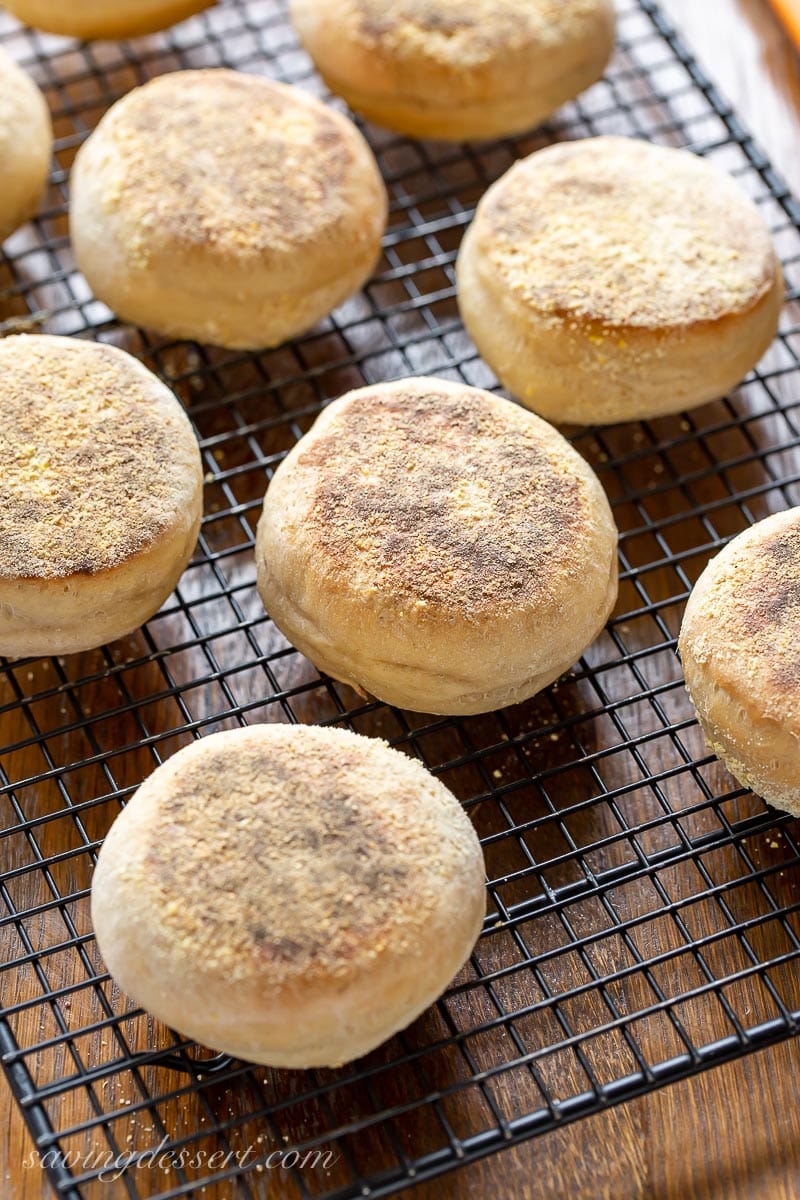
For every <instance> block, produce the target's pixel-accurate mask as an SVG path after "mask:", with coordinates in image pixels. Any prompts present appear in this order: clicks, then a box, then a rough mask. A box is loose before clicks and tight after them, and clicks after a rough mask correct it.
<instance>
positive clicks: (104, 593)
mask: <svg viewBox="0 0 800 1200" xmlns="http://www.w3.org/2000/svg"><path fill="white" fill-rule="evenodd" d="M0 461H1V462H2V464H3V465H2V471H0V654H4V655H9V656H11V657H20V656H22V655H29V654H30V655H44V654H69V653H71V652H73V651H78V650H88V649H91V648H92V647H94V646H100V645H102V644H103V643H105V642H110V641H112V640H113V639H114V638H119V637H122V636H123V635H124V634H127V633H130V632H131V630H133V629H136V628H137V627H138V626H139V625H141V624H142V623H143V622H144V621H146V620H147V619H148V617H150V616H152V615H153V613H154V612H155V611H156V609H158V608H159V606H160V605H161V604H162V603H163V601H164V600H165V599H166V598H167V596H168V595H169V594H170V592H171V591H172V590H173V588H174V587H175V584H176V583H177V582H178V579H179V578H180V575H181V572H182V571H183V569H184V567H185V566H186V564H187V562H188V561H189V558H190V557H191V554H192V551H193V550H194V546H195V543H196V541H197V533H198V529H199V527H200V517H201V513H202V487H203V473H202V468H201V464H200V451H199V449H198V446H197V442H196V441H195V437H194V433H193V432H192V427H191V425H190V424H189V421H188V419H187V417H186V414H185V413H184V411H183V409H182V408H181V406H180V404H179V403H178V401H177V400H176V399H175V397H174V396H173V394H172V392H170V391H169V389H168V388H166V387H165V386H164V385H163V384H162V383H161V382H160V381H159V380H158V379H156V377H155V375H152V374H151V373H150V372H149V371H148V370H147V369H146V368H145V367H144V366H142V364H141V363H140V362H138V361H137V360H136V359H135V358H132V357H131V356H130V355H129V354H125V353H124V352H123V351H122V350H117V349H116V348H115V347H113V346H104V345H99V344H95V343H91V342H83V341H77V340H75V339H73V338H65V337H44V336H42V337H24V336H21V337H9V338H5V339H4V340H2V341H0Z"/></svg>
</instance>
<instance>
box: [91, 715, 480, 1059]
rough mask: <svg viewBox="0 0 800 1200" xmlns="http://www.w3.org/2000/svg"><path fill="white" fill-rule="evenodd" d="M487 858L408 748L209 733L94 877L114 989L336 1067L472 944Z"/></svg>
mask: <svg viewBox="0 0 800 1200" xmlns="http://www.w3.org/2000/svg"><path fill="white" fill-rule="evenodd" d="M484 910H485V892H484V869H483V855H482V854H481V848H480V844H479V842H478V839H477V837H476V836H475V831H474V830H473V828H472V825H471V824H470V822H469V820H468V818H467V816H466V815H465V813H464V811H463V809H462V808H461V806H460V805H459V803H458V801H457V800H456V799H455V797H454V796H452V795H451V794H450V792H448V790H447V789H446V788H445V787H444V786H443V785H442V784H441V783H439V782H438V780H436V779H434V777H433V776H432V775H430V774H429V772H428V771H426V770H425V768H424V767H423V766H422V764H421V763H419V762H417V761H415V760H413V759H410V758H407V757H406V756H405V755H404V754H401V753H400V752H399V751H398V750H392V749H390V747H389V746H387V745H386V743H385V742H380V741H376V740H374V739H371V738H365V737H360V736H359V735H357V734H354V733H349V732H347V731H345V730H341V729H318V728H314V727H313V726H307V725H295V726H286V725H254V726H251V727H250V728H248V729H237V730H232V731H228V732H226V733H216V734H212V735H211V736H210V737H207V738H203V740H202V741H200V742H195V743H193V744H192V745H191V746H188V747H186V748H185V749H183V750H181V751H179V753H178V754H176V755H175V756H174V757H173V758H171V759H170V760H169V761H168V762H166V763H165V764H164V765H163V766H161V767H159V768H158V770H157V771H155V772H154V774H153V775H151V776H150V778H149V779H147V780H146V781H145V782H144V783H143V784H142V786H141V787H140V788H139V790H138V792H137V793H136V794H135V796H134V797H133V799H132V800H131V801H130V803H129V804H128V806H127V807H126V808H125V810H124V811H123V812H122V814H121V815H120V816H119V817H118V818H117V820H116V821H115V823H114V825H113V826H112V829H111V832H110V833H109V835H108V837H107V838H106V841H105V844H104V846H103V848H102V850H101V852H100V857H99V860H98V863H97V869H96V871H95V875H94V880H93V884H92V919H93V921H94V927H95V931H96V933H97V941H98V945H99V948H100V950H101V952H102V954H103V957H104V959H105V961H106V964H107V966H108V969H109V971H110V972H111V975H112V976H113V977H114V979H115V980H116V981H117V983H118V984H119V985H120V987H121V988H122V989H123V990H124V991H125V992H127V993H128V995H129V996H131V997H132V998H133V999H134V1000H135V1001H136V1002H137V1003H139V1004H141V1005H143V1006H144V1007H145V1008H146V1009H148V1010H149V1011H150V1012H152V1013H154V1014H155V1015H156V1016H157V1017H159V1018H160V1019H161V1020H162V1021H165V1022H166V1023H167V1024H168V1025H171V1026H172V1027H173V1028H175V1029H178V1030H180V1032H181V1033H183V1034H185V1035H188V1036H190V1037H193V1038H195V1039H196V1040H197V1041H199V1042H202V1043H204V1044H205V1045H208V1046H211V1047H213V1048H214V1049H216V1050H223V1051H226V1052H227V1053H228V1054H233V1055H235V1056H236V1057H237V1058H243V1059H247V1060H248V1061H251V1062H259V1063H265V1064H267V1065H269V1066H273V1067H323V1066H338V1065H339V1064H340V1063H344V1062H349V1061H350V1060H351V1059H353V1058H357V1057H359V1056H360V1055H362V1054H366V1053H367V1052H368V1051H369V1050H372V1049H373V1048H374V1047H375V1046H377V1045H379V1044H380V1043H381V1042H383V1041H385V1039H386V1038H388V1037H390V1036H391V1035H392V1034H393V1033H396V1032H397V1031H398V1030H399V1029H403V1028H405V1026H406V1025H408V1024H409V1023H410V1022H411V1021H413V1020H414V1018H415V1017H417V1016H418V1015H419V1014H420V1013H421V1012H422V1011H423V1010H424V1009H426V1008H427V1007H428V1006H429V1005H430V1004H432V1003H433V1001H434V1000H435V999H436V998H437V997H438V996H439V995H440V994H441V992H443V991H444V989H445V987H446V986H447V984H448V983H449V982H450V980H451V979H452V977H453V976H454V975H455V973H456V972H457V971H458V969H459V967H460V966H461V965H462V963H463V962H464V961H465V960H466V959H467V958H468V957H469V954H470V952H471V951H472V948H473V946H474V944H475V941H476V939H477V937H478V934H479V933H480V929H481V925H482V922H483V917H484Z"/></svg>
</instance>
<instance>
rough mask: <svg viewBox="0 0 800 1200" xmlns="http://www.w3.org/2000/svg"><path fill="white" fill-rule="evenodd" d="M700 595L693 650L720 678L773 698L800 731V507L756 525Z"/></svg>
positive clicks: (774, 712)
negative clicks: (713, 666) (799, 636)
mask: <svg viewBox="0 0 800 1200" xmlns="http://www.w3.org/2000/svg"><path fill="white" fill-rule="evenodd" d="M710 572H711V574H710V577H709V578H708V580H707V582H705V583H704V585H703V589H702V591H701V592H699V593H698V595H697V597H696V599H695V615H694V618H693V633H692V638H693V645H692V653H693V655H694V657H695V658H696V659H697V660H698V661H699V662H707V661H709V660H711V659H713V660H714V665H715V670H718V671H719V676H720V682H721V683H729V682H730V679H731V678H732V677H733V676H735V678H736V680H737V681H738V684H739V689H738V690H740V691H741V692H742V694H744V695H752V694H755V693H759V694H761V692H762V691H763V692H764V693H765V694H767V695H768V696H769V697H770V705H771V706H772V712H771V715H774V716H775V715H777V714H778V713H780V715H781V718H782V719H783V720H786V721H787V722H789V723H790V724H791V725H792V726H793V727H794V728H795V729H796V730H797V731H798V733H800V639H798V629H800V509H794V510H792V511H791V512H789V513H787V514H786V515H785V517H783V518H782V519H779V520H778V522H777V524H774V523H773V524H771V527H770V528H768V529H764V528H763V527H762V526H760V525H756V526H754V527H753V529H752V530H749V531H748V532H747V533H746V534H745V535H743V536H741V537H740V539H738V540H737V541H735V542H734V543H733V544H732V545H731V546H730V547H729V549H728V551H727V553H726V556H725V558H724V559H720V560H717V562H715V563H714V564H712V566H711V568H710Z"/></svg>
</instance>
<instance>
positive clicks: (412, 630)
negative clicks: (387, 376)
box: [256, 378, 617, 714]
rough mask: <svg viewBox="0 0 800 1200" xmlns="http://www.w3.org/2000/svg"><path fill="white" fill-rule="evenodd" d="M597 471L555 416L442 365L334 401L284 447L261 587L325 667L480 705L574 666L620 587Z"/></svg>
mask: <svg viewBox="0 0 800 1200" xmlns="http://www.w3.org/2000/svg"><path fill="white" fill-rule="evenodd" d="M616 548H617V531H616V527H615V525H614V521H613V519H612V516H611V511H610V508H609V505H608V501H607V500H606V497H605V493H604V492H603V489H602V487H601V486H600V483H599V482H598V480H597V478H596V476H595V475H594V473H593V472H592V470H591V469H590V468H589V466H588V465H587V464H586V463H585V462H584V461H583V459H582V458H581V457H580V455H578V454H577V453H576V451H575V450H573V449H572V447H571V446H570V445H569V443H568V442H567V441H565V439H564V438H563V437H562V436H561V435H560V434H559V433H557V432H556V430H555V429H553V428H552V427H551V426H549V425H547V424H546V423H545V422H543V421H540V420H539V419H538V418H536V417H535V416H533V415H532V414H531V413H528V412H526V410H525V409H523V408H520V407H519V406H518V405H515V404H511V403H509V401H507V400H502V399H500V398H499V397H497V396H492V395H490V394H489V393H488V392H483V391H480V390H479V389H477V388H470V387H466V386H464V385H463V384H458V383H450V382H448V381H446V380H444V379H424V378H421V379H404V380H400V381H398V382H395V383H384V384H376V385H375V386H373V387H367V388H363V389H361V390H359V391H355V392H351V393H349V394H348V395H347V396H344V397H343V398H342V399H340V400H337V401H335V402H334V403H333V404H331V405H330V406H329V407H328V408H327V409H326V410H325V411H324V412H323V413H322V415H321V416H320V417H319V418H318V420H317V422H316V424H315V425H314V427H313V428H312V430H311V431H310V433H308V434H307V435H306V436H305V437H304V438H302V439H301V440H300V442H299V443H298V444H297V446H295V448H294V449H293V450H292V451H291V453H290V454H289V455H288V457H287V458H286V459H285V460H284V461H283V462H282V463H281V465H280V467H279V468H278V470H277V471H276V473H275V476H274V478H273V480H272V483H271V484H270V487H269V490H268V492H267V496H266V499H265V501H264V511H263V513H262V516H261V520H260V522H259V526H258V537H257V544H256V561H257V567H258V588H259V591H260V593H261V597H262V599H263V601H264V604H265V606H266V608H267V611H268V613H269V615H270V617H271V618H272V620H273V621H274V622H275V624H276V625H277V626H278V628H279V629H280V630H281V631H282V632H283V633H284V634H285V635H286V637H287V638H288V639H289V641H290V642H291V643H292V644H293V645H294V646H296V647H297V648H298V650H300V651H301V652H302V653H303V654H305V655H306V656H307V657H308V658H309V659H310V660H311V661H312V662H313V663H314V664H315V665H316V666H317V667H318V668H319V669H320V670H323V671H326V672H327V673H328V674H330V675H332V676H333V677H334V678H336V679H340V680H343V681H344V682H345V683H349V684H350V685H351V686H353V687H355V688H357V689H359V690H361V691H362V692H365V693H369V694H371V695H373V696H377V697H378V698H379V699H380V700H384V701H386V702H388V703H390V704H395V705H398V706H400V707H402V708H409V709H414V710H417V711H423V712H431V713H445V714H455V713H479V712H488V711H489V710H491V709H495V708H500V707H501V706H503V705H506V704H512V703H515V702H516V701H519V700H524V699H525V698H526V697H528V696H532V695H533V694H534V693H535V692H538V691H539V690H540V689H541V688H543V687H544V686H545V685H546V684H548V683H550V682H551V681H552V680H554V679H556V678H557V677H558V676H559V675H561V674H562V673H563V672H564V671H565V670H566V669H567V667H570V666H571V665H572V664H573V663H574V662H575V661H576V659H578V658H579V657H580V655H581V654H582V653H583V651H584V650H585V649H586V647H587V646H588V645H589V643H590V642H591V641H592V640H593V639H594V638H595V636H596V635H597V634H598V633H599V631H600V630H601V629H602V627H603V625H604V624H605V622H606V619H607V617H608V615H609V613H610V611H611V609H612V607H613V605H614V601H615V599H616V595H617V554H616Z"/></svg>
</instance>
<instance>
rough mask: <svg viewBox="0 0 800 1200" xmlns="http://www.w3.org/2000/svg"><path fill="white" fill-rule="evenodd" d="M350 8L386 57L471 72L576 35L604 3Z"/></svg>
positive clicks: (495, 1)
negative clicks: (423, 59) (425, 59)
mask: <svg viewBox="0 0 800 1200" xmlns="http://www.w3.org/2000/svg"><path fill="white" fill-rule="evenodd" d="M346 7H347V5H346ZM351 7H352V9H353V11H354V13H355V16H356V18H357V20H358V21H359V26H360V29H361V32H362V36H363V37H364V38H365V39H367V40H371V41H374V42H375V43H376V44H378V45H379V46H380V48H381V50H382V51H383V52H384V53H389V54H394V55H396V56H397V57H398V58H402V57H404V56H405V55H410V56H414V57H416V56H418V55H419V54H420V53H422V54H424V55H426V56H430V57H431V58H436V59H441V60H443V61H445V62H450V63H452V64H453V65H454V66H456V67H458V68H459V69H460V70H469V69H470V68H472V67H474V66H476V65H479V64H480V63H482V62H485V61H486V60H487V59H489V58H493V57H495V56H496V55H497V54H498V53H499V52H504V53H508V52H509V51H513V50H514V49H515V48H517V47H525V46H529V45H530V44H531V43H534V44H538V45H541V46H542V49H546V48H547V46H548V45H557V44H558V43H560V42H561V41H563V40H564V39H565V38H570V37H575V36H578V35H579V33H580V31H581V30H582V29H584V28H585V27H586V25H587V22H588V21H591V20H592V18H593V17H595V15H596V13H597V10H598V7H602V0H568V2H567V3H565V0H471V2H470V3H468V4H465V3H464V0H351Z"/></svg>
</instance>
